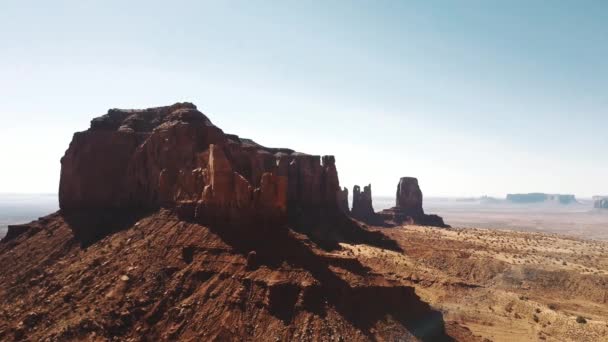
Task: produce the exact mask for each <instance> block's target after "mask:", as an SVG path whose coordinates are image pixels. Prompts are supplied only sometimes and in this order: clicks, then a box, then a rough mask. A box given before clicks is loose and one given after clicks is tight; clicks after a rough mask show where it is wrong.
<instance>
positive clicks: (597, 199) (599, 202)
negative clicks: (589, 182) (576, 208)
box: [593, 196, 608, 209]
mask: <svg viewBox="0 0 608 342" xmlns="http://www.w3.org/2000/svg"><path fill="white" fill-rule="evenodd" d="M593 207H594V208H596V209H608V196H593Z"/></svg>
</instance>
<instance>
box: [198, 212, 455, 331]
mask: <svg viewBox="0 0 608 342" xmlns="http://www.w3.org/2000/svg"><path fill="white" fill-rule="evenodd" d="M348 221H350V222H352V221H351V220H348ZM354 224H355V225H356V226H355V227H352V226H346V228H345V230H344V231H343V232H345V233H347V235H348V238H349V241H357V242H359V243H363V242H364V241H366V243H367V242H372V243H374V242H375V243H376V245H382V246H387V245H388V246H390V245H391V243H394V241H392V240H390V239H387V238H386V237H384V235H382V234H380V233H378V234H380V235H381V236H382V237H384V238H381V237H379V236H378V235H376V234H374V233H373V232H368V231H366V230H364V229H361V228H360V227H359V226H358V225H357V224H356V223H354ZM316 227H317V226H316ZM208 228H209V229H210V230H211V231H212V232H213V233H214V234H216V235H217V236H218V237H219V238H220V239H222V241H224V242H225V243H226V244H228V245H229V246H231V248H233V250H234V252H236V253H239V254H241V255H243V256H244V257H246V258H247V264H248V265H247V266H248V268H249V269H250V270H252V269H256V268H258V267H260V266H266V267H268V268H270V269H279V268H281V267H284V265H285V264H287V265H289V266H291V267H293V268H295V269H303V270H305V271H307V272H309V273H310V274H311V275H312V276H313V277H314V279H315V280H316V282H315V283H313V284H305V285H304V284H299V283H292V282H286V281H285V282H278V283H269V284H268V291H269V292H268V309H269V312H270V313H271V314H272V315H274V316H275V317H277V318H279V319H281V320H283V321H284V322H285V324H289V323H290V322H291V321H292V319H293V317H295V315H296V314H297V312H298V311H299V310H306V311H309V312H314V313H315V314H317V315H319V316H321V317H325V316H326V314H327V310H328V309H329V308H330V307H332V308H333V309H334V310H336V311H337V312H339V313H340V315H341V316H343V317H345V319H347V320H348V321H349V322H350V323H351V324H352V325H353V326H355V327H357V328H358V329H360V330H361V331H362V332H363V333H364V334H366V335H368V336H369V337H370V338H372V337H373V335H374V334H372V332H371V329H372V327H373V326H374V325H375V323H376V322H378V321H380V320H383V319H385V318H386V316H387V315H390V316H392V317H393V319H395V320H397V321H398V322H400V323H401V325H402V326H404V327H406V329H407V330H408V331H409V332H410V333H412V334H413V335H414V336H416V337H417V338H419V339H421V340H423V341H451V338H450V337H449V336H447V335H446V333H445V330H444V321H443V316H442V315H441V313H440V312H438V311H435V310H433V309H432V308H431V307H430V306H429V305H428V304H427V303H426V302H423V301H422V300H421V299H420V297H418V296H417V295H416V293H415V291H414V288H412V287H409V286H405V285H400V284H394V283H389V282H387V280H385V279H384V278H383V277H382V276H378V275H370V272H369V271H370V270H369V269H368V268H366V267H365V266H363V265H362V264H361V263H360V262H359V260H357V259H356V258H344V257H340V256H335V255H331V254H326V253H324V252H322V251H318V253H316V252H315V250H314V247H313V246H312V245H311V242H310V240H308V239H306V238H304V237H303V236H302V235H300V234H297V233H294V231H292V230H291V229H289V228H288V227H286V226H283V227H264V226H238V227H237V226H228V225H226V226H220V225H214V226H211V227H208ZM355 228H356V229H358V231H357V230H355ZM349 229H350V230H349ZM314 232H315V231H314V230H313V231H312V233H313V236H314ZM323 237H327V236H323ZM334 237H337V236H334ZM342 237H343V238H344V237H346V236H342ZM333 241H334V242H335V241H338V240H333ZM191 253H192V251H188V253H187V254H188V259H192V255H190V254H191ZM194 253H195V252H194ZM336 269H343V270H344V271H343V272H342V271H335V270H336ZM349 278H350V279H351V281H350V282H349ZM355 278H357V279H361V278H363V279H365V281H363V282H361V281H353V280H352V279H355ZM351 283H352V284H351ZM354 283H356V284H354Z"/></svg>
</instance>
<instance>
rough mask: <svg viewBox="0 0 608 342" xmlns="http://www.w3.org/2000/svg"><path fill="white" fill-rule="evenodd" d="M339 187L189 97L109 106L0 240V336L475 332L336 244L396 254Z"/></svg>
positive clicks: (315, 166) (324, 167)
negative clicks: (54, 187) (31, 208)
mask: <svg viewBox="0 0 608 342" xmlns="http://www.w3.org/2000/svg"><path fill="white" fill-rule="evenodd" d="M400 184H401V183H400ZM410 185H411V184H410ZM400 186H401V185H400ZM408 186H409V185H407V184H406V188H407V189H410V190H411V189H413V188H412V187H408ZM408 191H409V190H408ZM408 191H405V192H404V193H406V194H407V193H409V192H408ZM347 195H348V192H347V191H344V190H341V189H340V185H339V180H338V173H337V170H336V163H335V159H334V157H333V156H313V155H308V154H304V153H298V152H295V151H293V150H290V149H284V148H267V147H264V146H261V145H259V144H257V143H255V142H253V141H252V140H249V139H243V138H239V137H238V136H236V135H232V134H227V133H224V132H223V131H222V130H221V129H220V128H218V127H216V126H215V125H213V124H212V123H211V121H210V120H209V118H207V117H206V116H205V115H204V114H202V113H201V112H200V111H198V110H197V108H196V106H194V105H193V104H190V103H177V104H174V105H172V106H167V107H158V108H150V109H144V110H119V109H111V110H109V111H108V113H107V114H106V115H103V116H101V117H98V118H95V119H93V120H92V121H91V126H90V128H89V129H88V130H86V131H83V132H78V133H75V134H74V137H73V140H72V142H71V143H70V146H69V148H68V149H67V151H66V153H65V156H64V157H63V158H62V159H61V179H60V188H59V202H60V210H59V211H58V212H56V213H54V214H50V215H48V216H46V217H42V218H40V219H38V220H36V221H34V222H31V223H29V224H24V225H16V226H11V227H9V232H8V234H7V236H6V237H5V238H4V239H3V240H2V242H0V265H2V268H0V340H3V341H19V340H39V341H42V340H45V341H66V340H67V341H81V340H90V341H106V340H124V341H147V340H151V341H156V340H164V341H176V340H179V341H234V340H239V341H293V340H301V341H307V340H319V341H321V340H323V341H325V340H327V341H329V340H334V341H370V340H372V341H374V340H387V341H388V340H390V341H395V340H400V341H401V340H403V341H419V340H423V341H424V340H426V341H450V340H454V339H456V340H467V341H471V340H472V341H475V340H476V337H475V336H473V335H472V334H471V333H470V331H468V330H467V329H466V328H463V327H461V326H459V325H458V324H455V323H454V324H452V323H450V324H445V323H444V321H443V318H442V315H441V313H440V312H438V311H436V310H434V309H433V308H431V307H430V306H429V305H428V304H427V303H425V302H424V301H422V300H421V299H420V298H419V297H418V295H416V293H415V291H414V289H413V287H411V286H409V285H407V284H406V283H404V282H402V281H399V280H398V279H389V278H386V277H384V276H383V275H380V274H377V273H373V272H370V270H369V269H368V268H367V267H365V266H363V265H362V264H361V263H360V262H359V260H358V259H357V258H355V257H354V256H348V255H345V254H338V253H332V251H333V250H336V249H339V248H340V246H339V244H338V242H342V241H346V242H349V243H352V244H366V245H370V246H375V247H379V248H383V249H386V250H393V251H396V252H399V251H400V249H399V247H398V245H397V244H396V243H395V241H393V240H391V239H389V238H387V237H386V236H385V235H384V234H382V233H381V232H379V231H374V230H369V229H367V228H365V227H362V226H361V225H360V224H359V223H358V222H357V221H355V220H352V219H351V218H350V217H348V216H347V212H348V203H347V201H346V203H345V199H347ZM408 196H409V197H407V198H405V199H399V197H398V202H397V205H398V209H395V210H394V211H393V212H396V213H397V214H399V213H402V211H403V209H404V208H405V209H407V208H409V207H410V204H411V203H413V202H412V201H411V200H410V199H412V200H417V196H418V194H417V192H416V191H415V189H414V191H413V195H411V194H410V195H408ZM420 196H421V195H420ZM420 203H421V198H420ZM370 204H371V203H370ZM345 205H346V206H345ZM400 205H401V206H400ZM416 208H417V204H416ZM397 214H395V215H397ZM408 214H411V213H410V212H408ZM414 214H416V215H418V214H421V212H416V213H414Z"/></svg>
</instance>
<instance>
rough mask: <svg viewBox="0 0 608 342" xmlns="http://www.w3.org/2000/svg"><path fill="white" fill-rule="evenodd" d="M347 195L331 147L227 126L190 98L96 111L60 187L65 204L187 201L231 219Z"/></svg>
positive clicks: (282, 214) (68, 157) (200, 211)
mask: <svg viewBox="0 0 608 342" xmlns="http://www.w3.org/2000/svg"><path fill="white" fill-rule="evenodd" d="M339 199H340V186H339V181H338V174H337V171H336V167H335V159H334V157H333V156H323V157H322V158H321V157H320V156H312V155H307V154H303V153H297V152H294V151H292V150H289V149H276V148H266V147H264V146H261V145H259V144H257V143H255V142H253V141H251V140H249V139H240V138H239V137H238V136H236V135H231V134H225V133H224V132H223V131H222V130H221V129H219V128H218V127H216V126H214V125H213V124H212V123H211V121H210V120H209V119H208V118H207V117H206V116H205V115H204V114H203V113H201V112H199V111H198V110H197V109H196V106H194V105H193V104H190V103H177V104H174V105H172V106H168V107H159V108H149V109H144V110H119V109H111V110H110V111H108V113H107V114H106V115H104V116H102V117H99V118H96V119H93V120H92V121H91V128H90V129H89V130H87V131H84V132H79V133H76V134H75V135H74V140H73V141H72V143H71V144H70V147H69V148H68V150H67V151H66V154H65V156H64V157H63V158H62V169H61V181H60V189H59V203H60V207H61V208H62V209H63V210H68V211H69V210H78V209H85V208H89V209H91V208H97V209H100V208H107V209H120V208H123V209H124V208H140V209H153V208H158V207H161V206H162V207H179V208H181V209H180V210H179V211H180V212H181V213H190V215H194V217H193V218H197V219H199V220H201V221H212V222H217V221H222V222H226V223H245V222H248V221H251V220H257V219H261V220H263V221H268V220H271V221H273V222H285V220H286V218H287V217H288V216H289V215H288V214H289V212H290V211H291V212H298V213H301V212H303V211H306V210H313V209H314V208H319V207H323V208H329V209H331V210H337V209H338V206H339ZM186 207H187V208H190V209H186Z"/></svg>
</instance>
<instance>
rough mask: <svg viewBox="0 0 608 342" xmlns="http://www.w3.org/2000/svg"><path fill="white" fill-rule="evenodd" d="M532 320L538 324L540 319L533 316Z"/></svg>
mask: <svg viewBox="0 0 608 342" xmlns="http://www.w3.org/2000/svg"><path fill="white" fill-rule="evenodd" d="M532 319H533V320H534V322H536V323H538V321H539V319H538V316H536V314H534V315H532Z"/></svg>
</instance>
